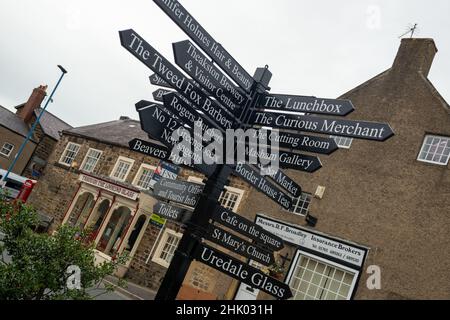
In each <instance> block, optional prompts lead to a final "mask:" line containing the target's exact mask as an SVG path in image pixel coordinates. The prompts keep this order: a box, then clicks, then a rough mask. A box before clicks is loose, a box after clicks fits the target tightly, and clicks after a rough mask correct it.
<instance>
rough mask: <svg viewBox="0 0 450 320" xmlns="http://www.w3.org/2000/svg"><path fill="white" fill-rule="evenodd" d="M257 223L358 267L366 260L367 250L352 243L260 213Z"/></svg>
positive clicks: (295, 243)
mask: <svg viewBox="0 0 450 320" xmlns="http://www.w3.org/2000/svg"><path fill="white" fill-rule="evenodd" d="M255 223H256V224H257V225H259V226H261V227H262V228H263V229H265V230H267V231H269V232H271V233H273V234H274V235H277V236H278V237H280V238H281V239H283V240H284V241H287V242H290V243H292V244H294V245H296V246H299V247H303V248H307V249H310V250H313V251H315V252H319V253H322V254H324V255H326V256H330V257H333V258H335V259H337V260H340V261H344V262H347V263H350V264H352V265H355V266H358V267H361V266H362V264H363V262H364V256H365V253H366V251H365V250H363V249H361V248H358V247H355V246H352V245H350V244H347V243H343V242H340V241H337V240H333V239H330V238H326V237H323V236H321V235H318V234H315V233H312V232H308V231H306V230H304V229H299V228H296V227H294V226H292V225H289V224H286V223H283V222H280V221H275V220H273V219H270V218H266V217H262V216H260V215H257V216H256V222H255Z"/></svg>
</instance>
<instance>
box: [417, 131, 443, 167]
mask: <svg viewBox="0 0 450 320" xmlns="http://www.w3.org/2000/svg"><path fill="white" fill-rule="evenodd" d="M428 138H431V139H433V138H439V139H446V140H447V146H450V137H446V136H439V135H436V134H425V136H424V138H423V141H422V145H421V147H420V150H419V154H418V155H417V161H419V162H424V163H430V164H435V165H439V166H447V165H448V163H449V160H450V154H449V155H448V157H447V161H446V162H445V163H442V162H438V161H433V160H427V159H421V157H420V155H421V154H422V152H423V151H424V149H425V145H426V143H425V142H426V141H427V139H428ZM446 148H447V147H446ZM428 154H430V153H429V152H427V155H428ZM434 154H435V153H434Z"/></svg>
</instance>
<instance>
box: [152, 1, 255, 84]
mask: <svg viewBox="0 0 450 320" xmlns="http://www.w3.org/2000/svg"><path fill="white" fill-rule="evenodd" d="M153 1H154V2H155V3H156V4H157V5H158V6H159V7H160V8H161V9H162V10H163V11H164V12H165V13H166V14H167V15H168V16H169V17H170V19H172V20H173V21H174V22H175V23H176V24H177V25H178V26H179V27H180V28H181V29H182V30H183V31H184V32H185V33H186V34H187V35H188V36H189V37H190V38H191V39H192V40H194V42H195V43H196V44H197V45H198V46H199V47H200V48H201V49H202V50H203V51H205V52H206V53H207V54H208V55H209V56H210V57H211V58H212V59H213V60H214V62H215V63H217V65H218V66H219V67H220V68H222V69H223V70H224V71H225V72H226V74H228V75H229V76H230V78H231V79H233V80H234V81H235V82H236V83H237V84H238V85H239V86H240V87H241V88H243V89H244V90H246V91H247V92H250V90H251V88H252V86H253V83H254V80H253V78H252V76H251V75H249V74H248V73H247V71H245V70H244V68H242V67H241V65H240V64H239V63H238V62H237V61H236V60H235V59H234V58H233V57H232V56H231V55H230V54H229V53H228V52H227V51H226V50H225V49H224V48H223V47H222V46H221V45H220V43H218V42H217V41H215V40H214V39H213V38H212V37H211V35H210V34H209V33H208V32H207V31H206V30H205V29H204V28H203V27H202V26H201V25H200V24H199V23H198V22H197V20H195V19H194V18H193V17H192V16H191V14H190V13H189V12H188V11H187V10H186V9H185V8H184V7H183V6H182V5H181V4H180V3H179V2H178V1H176V0H153Z"/></svg>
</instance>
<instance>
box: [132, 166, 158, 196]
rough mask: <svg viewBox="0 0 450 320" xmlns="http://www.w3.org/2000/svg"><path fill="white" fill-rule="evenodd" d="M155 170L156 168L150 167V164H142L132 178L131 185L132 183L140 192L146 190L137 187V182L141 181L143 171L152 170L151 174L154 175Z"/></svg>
mask: <svg viewBox="0 0 450 320" xmlns="http://www.w3.org/2000/svg"><path fill="white" fill-rule="evenodd" d="M156 168H157V167H156V166H152V165H150V164H146V163H142V164H141V165H140V166H139V169H138V171H137V173H136V175H135V176H134V179H133V183H132V184H133V185H134V186H135V187H136V188H139V189H141V190H147V189H145V188H143V187H141V186H139V185H138V182H139V180H140V179H141V176H142V173H143V171H144V169H148V170H152V171H153V173H155V170H156Z"/></svg>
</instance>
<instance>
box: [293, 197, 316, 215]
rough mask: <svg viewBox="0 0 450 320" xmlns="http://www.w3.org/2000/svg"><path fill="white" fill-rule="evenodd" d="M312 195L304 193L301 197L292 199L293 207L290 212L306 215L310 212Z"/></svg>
mask: <svg viewBox="0 0 450 320" xmlns="http://www.w3.org/2000/svg"><path fill="white" fill-rule="evenodd" d="M311 198H312V197H311V195H310V194H309V193H304V192H303V193H302V194H301V196H300V197H298V198H295V199H292V202H293V207H292V210H290V212H292V213H295V214H298V215H302V216H305V215H307V214H308V209H309V205H310V204H311Z"/></svg>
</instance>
